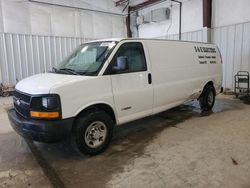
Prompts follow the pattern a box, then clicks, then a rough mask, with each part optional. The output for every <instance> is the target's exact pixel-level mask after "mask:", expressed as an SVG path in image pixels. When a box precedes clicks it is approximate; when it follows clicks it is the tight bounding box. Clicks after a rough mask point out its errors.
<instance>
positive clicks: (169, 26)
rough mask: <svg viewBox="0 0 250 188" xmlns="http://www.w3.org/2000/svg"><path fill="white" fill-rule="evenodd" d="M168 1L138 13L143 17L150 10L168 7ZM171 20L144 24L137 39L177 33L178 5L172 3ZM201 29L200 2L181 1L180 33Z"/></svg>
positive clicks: (198, 0) (197, 0)
mask: <svg viewBox="0 0 250 188" xmlns="http://www.w3.org/2000/svg"><path fill="white" fill-rule="evenodd" d="M170 5H171V3H170V1H165V2H163V3H160V4H157V5H154V6H152V7H149V8H146V9H143V10H141V11H139V15H145V14H147V13H149V12H150V11H151V10H154V9H158V8H163V7H170ZM172 5H173V7H172V9H171V16H170V17H171V18H170V19H169V20H166V21H162V22H157V23H153V22H152V23H146V24H142V25H140V26H139V37H162V36H167V35H172V34H176V33H178V32H179V4H176V3H173V4H172ZM201 28H202V0H192V1H183V6H182V32H190V31H197V30H200V29H201Z"/></svg>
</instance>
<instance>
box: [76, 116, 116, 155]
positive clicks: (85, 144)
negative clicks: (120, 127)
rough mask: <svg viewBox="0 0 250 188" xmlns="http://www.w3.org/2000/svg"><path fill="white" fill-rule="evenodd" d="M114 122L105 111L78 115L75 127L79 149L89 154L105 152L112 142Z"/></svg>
mask: <svg viewBox="0 0 250 188" xmlns="http://www.w3.org/2000/svg"><path fill="white" fill-rule="evenodd" d="M113 127H114V122H113V120H112V118H111V117H110V116H109V115H108V114H107V113H105V112H103V111H92V112H87V113H84V114H83V115H82V116H80V117H78V118H77V120H76V124H75V129H74V139H75V144H76V147H77V149H78V150H79V151H80V152H81V153H83V154H87V155H97V154H99V153H101V152H103V151H104V150H105V149H106V148H107V147H108V145H109V144H110V142H111V139H112V135H113Z"/></svg>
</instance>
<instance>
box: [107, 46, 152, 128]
mask: <svg viewBox="0 0 250 188" xmlns="http://www.w3.org/2000/svg"><path fill="white" fill-rule="evenodd" d="M120 56H126V57H127V59H128V67H129V68H128V70H127V71H125V72H115V73H111V82H112V88H113V96H114V102H115V106H116V111H117V115H118V119H119V123H120V124H121V123H125V122H128V121H131V120H134V119H138V118H141V117H145V116H148V115H151V114H152V106H153V87H152V81H151V68H150V63H149V61H147V60H146V56H145V52H144V46H143V44H142V43H141V42H123V43H121V44H120V47H119V48H118V50H117V52H116V54H115V55H114V57H113V59H112V61H111V64H110V66H109V68H111V67H112V66H114V65H116V60H117V57H120Z"/></svg>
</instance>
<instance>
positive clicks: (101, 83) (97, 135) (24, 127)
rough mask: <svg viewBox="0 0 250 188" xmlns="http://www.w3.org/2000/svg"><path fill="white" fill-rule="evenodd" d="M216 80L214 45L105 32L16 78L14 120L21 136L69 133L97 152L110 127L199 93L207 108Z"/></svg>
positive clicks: (51, 137) (47, 138)
mask: <svg viewBox="0 0 250 188" xmlns="http://www.w3.org/2000/svg"><path fill="white" fill-rule="evenodd" d="M221 84H222V60H221V56H220V52H219V49H218V48H217V47H216V45H213V44H206V43H199V42H184V41H170V40H157V39H108V40H101V41H93V42H88V43H85V44H82V45H80V46H79V47H78V48H77V49H76V50H75V51H74V52H73V53H72V54H71V55H69V56H68V57H67V58H66V59H65V60H64V61H62V62H61V63H60V64H59V65H58V66H57V67H55V68H53V71H52V72H50V73H44V74H38V75H34V76H31V77H28V78H26V79H24V80H22V81H20V82H19V83H18V84H17V85H16V91H15V94H14V108H13V109H10V110H9V111H8V116H9V120H10V122H11V125H12V127H13V128H14V129H15V130H16V131H17V132H18V133H19V134H20V135H22V136H23V137H26V138H29V139H32V140H35V141H40V142H47V143H48V142H56V141H60V140H62V139H66V138H67V137H69V136H72V137H71V138H73V140H74V141H75V144H76V146H77V148H78V149H79V150H80V151H81V152H82V153H85V154H90V155H95V154H98V153H100V152H102V151H104V150H105V149H106V148H107V146H108V145H109V143H110V141H111V138H112V133H113V128H114V126H115V125H121V124H124V123H127V122H130V121H133V120H136V119H139V118H143V117H146V116H150V115H153V114H156V113H159V112H162V111H165V110H167V109H170V108H173V107H175V106H178V105H180V104H182V103H184V102H186V101H189V100H194V99H197V100H199V102H200V106H201V109H202V110H203V111H208V110H211V109H212V108H213V105H214V102H215V96H216V93H218V92H219V91H220V89H221Z"/></svg>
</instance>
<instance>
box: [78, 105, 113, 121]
mask: <svg viewBox="0 0 250 188" xmlns="http://www.w3.org/2000/svg"><path fill="white" fill-rule="evenodd" d="M96 110H102V111H104V112H106V113H107V114H108V115H110V117H111V118H112V120H113V121H114V124H117V118H116V113H115V111H114V109H113V107H112V106H111V105H110V104H108V103H105V102H96V103H91V104H88V105H86V106H84V107H83V108H82V109H81V110H79V111H78V112H77V113H76V115H75V117H76V118H77V117H79V116H83V115H84V114H85V113H87V112H90V111H96Z"/></svg>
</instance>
